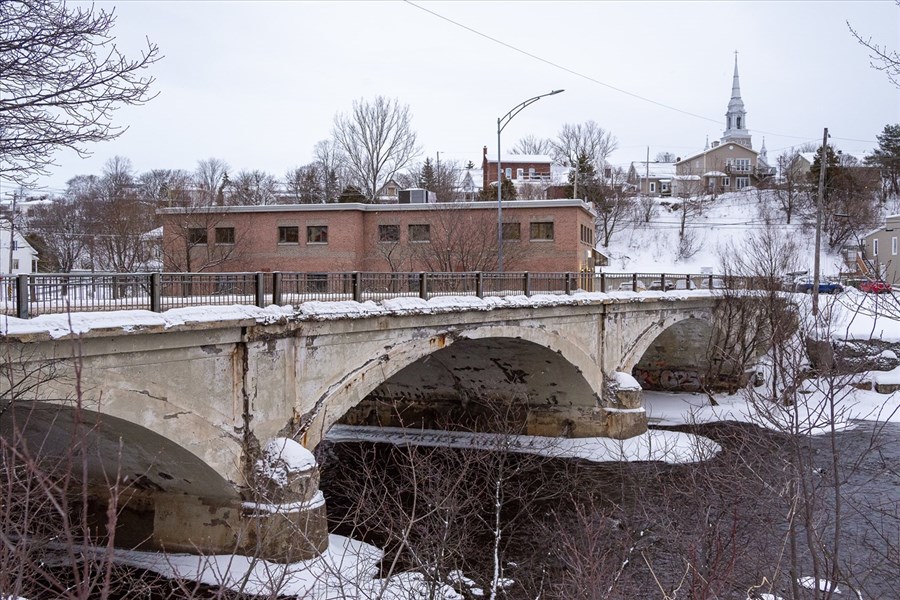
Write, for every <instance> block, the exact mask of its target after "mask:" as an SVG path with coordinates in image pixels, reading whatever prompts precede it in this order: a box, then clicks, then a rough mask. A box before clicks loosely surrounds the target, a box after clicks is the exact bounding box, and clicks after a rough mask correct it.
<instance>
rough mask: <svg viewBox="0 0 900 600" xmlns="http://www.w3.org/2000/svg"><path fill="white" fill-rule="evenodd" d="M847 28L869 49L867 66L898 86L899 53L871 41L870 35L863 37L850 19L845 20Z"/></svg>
mask: <svg viewBox="0 0 900 600" xmlns="http://www.w3.org/2000/svg"><path fill="white" fill-rule="evenodd" d="M895 2H896V4H897V6H898V7H900V0H895ZM847 28H848V29H849V30H850V35H852V36H853V37H854V38H856V41H857V42H859V43H860V44H861V45H862V46H863V47H865V48H866V49H867V50H868V51H869V66H870V67H872V68H873V69H875V70H876V71H881V72H882V73H884V74H885V75H887V78H888V81H890V82H891V83H893V84H894V86H895V87H900V53H898V52H897V50H895V49H892V48H889V47H888V46H886V45H882V44H879V43H877V42H873V41H872V38H871V36H870V37H866V38H864V37H863V36H862V35H860V34H859V33H858V32H857V31H856V30H855V29H853V27H852V26H851V25H850V21H847Z"/></svg>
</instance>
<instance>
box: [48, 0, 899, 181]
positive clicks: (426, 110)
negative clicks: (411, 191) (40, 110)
mask: <svg viewBox="0 0 900 600" xmlns="http://www.w3.org/2000/svg"><path fill="white" fill-rule="evenodd" d="M72 4H75V3H72ZM95 4H96V6H97V7H99V8H104V9H112V8H113V7H115V11H116V14H117V15H118V21H117V24H116V28H115V33H116V35H117V38H118V40H117V42H118V44H119V46H120V47H121V48H122V49H124V50H125V51H126V52H132V53H134V52H136V51H137V50H138V49H139V48H140V47H141V45H142V43H143V41H144V39H145V37H146V38H149V39H150V40H152V41H153V42H154V43H156V44H158V45H159V47H160V51H161V54H163V55H164V59H163V60H161V61H160V62H159V63H157V64H156V65H155V66H154V67H153V68H152V74H153V76H154V77H155V78H156V86H155V89H156V90H157V91H158V92H159V96H158V97H157V98H156V99H154V100H153V101H151V102H150V103H148V104H146V105H145V106H141V107H129V108H125V109H122V110H120V111H119V112H118V114H117V117H116V118H117V122H118V123H119V124H122V125H127V126H128V127H129V130H128V131H127V132H126V133H125V134H123V135H122V136H121V137H120V138H118V139H117V140H115V141H112V142H106V143H101V144H96V145H94V146H92V147H91V150H92V151H93V156H92V157H90V158H88V159H80V158H78V157H77V156H75V155H74V154H73V153H71V152H68V151H64V152H60V153H59V154H58V155H57V156H56V159H57V163H58V165H59V166H58V168H55V169H53V175H52V177H50V178H48V179H44V180H42V183H43V184H44V185H45V186H47V188H48V189H49V190H50V191H59V190H61V189H63V188H64V187H65V182H66V181H67V180H68V179H69V178H70V177H72V176H74V175H77V174H89V173H96V174H99V173H100V172H101V171H102V168H103V164H104V162H106V160H107V159H109V158H110V157H112V156H115V155H121V156H125V157H128V158H129V159H131V161H132V162H133V164H134V167H135V170H136V171H137V172H142V171H146V170H149V169H154V168H171V169H176V168H180V169H187V170H193V169H194V168H195V167H196V164H197V161H198V160H200V159H204V158H210V157H216V158H221V159H224V160H225V161H227V162H228V164H229V165H230V167H231V169H230V173H237V172H239V171H241V170H245V169H247V170H249V169H261V170H265V171H268V172H271V173H273V174H274V175H276V176H277V177H279V178H281V177H283V176H284V173H285V172H286V171H287V170H288V169H289V168H291V167H295V166H300V165H303V164H306V163H308V162H310V161H311V160H312V150H313V146H314V144H315V143H316V142H317V141H319V140H322V139H326V138H328V137H329V136H330V130H331V127H332V123H333V119H334V115H335V114H336V113H337V112H344V111H347V110H349V109H350V108H351V106H352V103H353V101H354V100H356V99H359V98H366V99H371V98H374V97H375V96H377V95H384V96H388V97H392V98H393V97H395V98H397V99H399V100H400V101H401V102H403V103H406V104H409V106H410V109H411V112H412V115H413V124H414V127H415V129H416V131H417V132H418V136H419V143H420V145H421V148H422V153H423V154H422V156H421V159H424V158H425V156H431V157H432V158H434V157H435V156H436V154H437V153H438V152H440V155H441V161H442V162H443V161H445V160H457V161H459V162H460V163H464V162H465V161H468V160H472V161H474V162H475V163H476V164H477V165H479V166H480V162H481V154H482V147H483V146H488V148H489V152H491V153H492V154H493V153H496V128H497V117H499V116H501V115H503V114H505V113H506V112H507V111H508V110H509V109H511V108H512V107H513V106H515V105H516V104H518V103H520V102H522V101H523V100H526V99H528V98H530V97H532V96H535V95H537V94H541V93H545V92H548V91H550V90H552V89H557V88H563V89H565V90H566V91H565V93H563V94H559V95H556V96H553V97H550V98H545V99H542V100H541V101H539V102H537V103H535V104H534V105H532V106H530V107H529V108H527V109H526V110H525V111H523V112H522V113H521V114H520V115H519V116H517V117H516V118H515V119H514V120H513V121H511V122H510V123H509V125H508V126H507V127H506V129H505V130H504V132H503V139H502V143H503V147H504V148H510V147H511V146H512V145H513V144H514V143H515V142H516V141H517V140H518V139H519V138H520V137H522V136H524V135H526V134H534V135H538V136H543V137H552V136H554V135H555V134H556V132H557V131H558V130H559V128H560V127H561V126H562V125H563V124H564V123H580V122H584V121H587V120H594V121H596V122H597V123H599V124H600V125H601V126H602V127H604V128H606V129H607V130H609V131H611V132H612V134H613V135H614V136H615V137H616V138H617V140H618V144H619V149H618V150H617V151H616V152H615V153H614V154H613V156H612V161H613V162H614V163H618V164H627V163H628V162H630V161H632V160H643V159H644V157H645V156H646V153H647V147H648V146H649V149H650V156H651V159H652V158H653V157H654V156H655V155H656V153H657V152H661V151H670V152H673V153H675V154H676V155H678V156H686V155H688V154H690V153H691V152H694V151H697V150H701V149H702V148H703V145H704V142H705V140H706V137H707V136H709V139H710V141H712V140H716V139H718V138H720V137H721V135H722V131H723V129H724V120H725V117H724V115H725V110H726V106H727V103H728V99H729V97H730V93H731V79H732V71H733V67H734V58H735V55H734V51H735V50H737V51H738V52H739V54H738V61H739V68H740V76H741V91H742V97H743V100H744V104H745V107H746V110H747V123H748V125H749V128H750V131H751V133H752V135H753V144H754V147H755V148H757V149H758V148H759V146H760V144H761V143H762V141H763V137H765V142H766V147H767V149H768V152H769V157H770V162H774V157H776V156H777V155H778V154H780V153H781V152H783V151H784V150H786V149H789V148H790V147H791V146H797V145H800V144H803V143H804V142H809V141H815V140H821V136H822V128H823V127H829V129H830V132H831V135H832V136H833V137H832V141H833V143H835V144H836V145H837V147H838V148H840V149H842V150H844V151H845V152H851V153H865V152H868V151H869V150H871V148H872V147H873V146H874V145H875V143H876V142H875V136H876V134H878V133H880V132H881V130H882V129H883V128H884V126H885V125H886V124H888V123H898V122H900V91H898V89H897V88H895V87H893V86H892V85H891V84H890V82H889V81H888V80H887V77H886V76H885V75H884V74H882V73H879V72H877V71H875V70H873V69H871V68H870V67H869V58H868V54H867V51H866V49H865V48H863V47H862V46H860V45H859V44H858V43H857V42H856V41H855V40H854V39H853V38H852V36H851V34H850V32H849V30H848V27H847V22H848V21H849V22H850V24H851V25H853V27H854V28H855V29H857V31H859V32H860V33H861V34H862V35H864V36H866V37H868V36H871V37H872V38H873V40H875V41H877V42H879V43H883V44H886V45H888V46H890V47H891V48H894V49H898V48H900V7H898V6H897V5H896V4H895V3H894V2H893V1H877V2H865V1H860V0H855V1H852V2H840V1H833V2H812V1H803V2H784V1H779V2H680V1H669V2H585V1H578V2H559V1H557V2H537V1H529V2H484V1H480V2H415V3H408V2H401V1H397V2H378V1H368V2H223V1H207V2H189V1H178V2H163V1H119V2H103V1H97V2H95Z"/></svg>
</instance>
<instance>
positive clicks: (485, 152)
mask: <svg viewBox="0 0 900 600" xmlns="http://www.w3.org/2000/svg"><path fill="white" fill-rule="evenodd" d="M484 158H485V160H487V146H485V147H484Z"/></svg>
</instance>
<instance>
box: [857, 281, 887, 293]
mask: <svg viewBox="0 0 900 600" xmlns="http://www.w3.org/2000/svg"><path fill="white" fill-rule="evenodd" d="M859 291H861V292H865V293H867V294H890V293H891V284H889V283H888V282H886V281H881V280H878V279H876V280H875V281H872V280H866V281H863V282H861V283H860V284H859Z"/></svg>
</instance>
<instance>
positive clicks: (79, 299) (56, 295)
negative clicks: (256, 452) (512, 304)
mask: <svg viewBox="0 0 900 600" xmlns="http://www.w3.org/2000/svg"><path fill="white" fill-rule="evenodd" d="M725 287H729V288H747V287H754V283H753V282H751V281H749V280H743V279H738V278H725V277H722V276H718V275H667V274H665V273H536V272H504V273H495V272H467V273H424V272H420V273H364V272H352V273H286V272H271V273H263V272H253V273H91V274H65V273H32V274H22V275H0V313H2V314H4V315H7V316H14V317H18V318H22V319H27V318H30V317H34V316H38V315H45V314H54V313H67V312H100V311H114V310H149V311H154V312H163V311H165V310H169V309H170V308H182V307H189V306H228V305H232V304H243V305H254V306H261V307H264V306H268V305H270V304H277V305H283V304H301V303H303V302H310V301H323V302H334V301H341V300H353V301H356V302H365V301H368V300H373V301H380V300H387V299H393V298H403V297H412V298H422V299H426V300H427V299H428V298H433V297H435V296H451V295H452V296H478V297H479V298H484V297H486V296H516V295H525V296H531V295H532V294H573V293H575V292H577V291H587V292H614V291H633V292H641V291H645V290H659V291H670V290H686V289H718V288H725Z"/></svg>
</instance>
